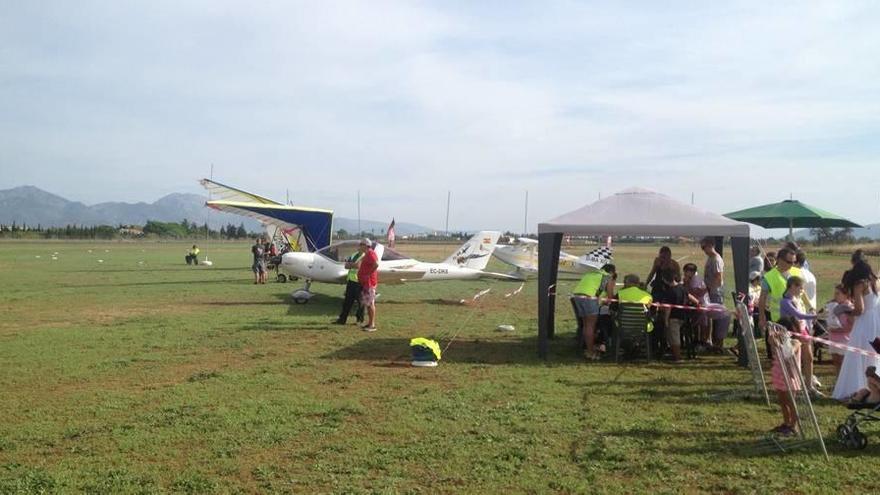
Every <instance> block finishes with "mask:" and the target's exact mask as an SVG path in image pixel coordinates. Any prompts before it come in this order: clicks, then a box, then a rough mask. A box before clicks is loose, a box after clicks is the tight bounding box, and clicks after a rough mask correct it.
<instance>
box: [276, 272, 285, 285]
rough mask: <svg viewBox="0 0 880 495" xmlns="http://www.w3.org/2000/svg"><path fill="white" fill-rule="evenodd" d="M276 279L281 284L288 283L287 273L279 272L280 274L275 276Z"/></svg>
mask: <svg viewBox="0 0 880 495" xmlns="http://www.w3.org/2000/svg"><path fill="white" fill-rule="evenodd" d="M275 279H276V280H277V281H278V283H279V284H284V283H287V275H285V274H283V273H279V274H278V276H277V277H275Z"/></svg>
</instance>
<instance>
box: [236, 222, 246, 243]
mask: <svg viewBox="0 0 880 495" xmlns="http://www.w3.org/2000/svg"><path fill="white" fill-rule="evenodd" d="M247 236H248V234H247V230H245V228H244V222H241V225H239V226H238V229H236V231H235V238H236V239H245V238H247Z"/></svg>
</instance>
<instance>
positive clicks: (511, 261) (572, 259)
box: [492, 237, 612, 275]
mask: <svg viewBox="0 0 880 495" xmlns="http://www.w3.org/2000/svg"><path fill="white" fill-rule="evenodd" d="M492 254H493V255H494V256H495V257H496V258H498V259H499V260H500V261H502V262H504V263H507V264H508V265H511V266H513V267H514V268H516V273H517V274H521V273H525V274H530V273H538V241H536V240H534V239H529V238H526V237H519V238H517V239H515V241H514V243H513V244H508V245H502V246H498V247H496V248H495V251H494V252H493V253H492ZM611 255H612V249H611V247H610V246H605V247H600V248H597V249H594V250H593V251H590V252H589V253H587V254H585V255H583V256H580V257H578V256H575V255H573V254H569V253H566V252H565V251H561V252H560V253H559V271H560V273H574V274H578V275H581V274H584V273H587V272H589V271H595V270H597V269H599V268H601V267H602V265H604V264H605V263H610V262H611V259H612V258H611Z"/></svg>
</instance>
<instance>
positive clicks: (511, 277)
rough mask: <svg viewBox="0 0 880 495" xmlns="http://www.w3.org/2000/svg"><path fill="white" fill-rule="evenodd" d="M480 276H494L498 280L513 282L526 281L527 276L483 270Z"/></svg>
mask: <svg viewBox="0 0 880 495" xmlns="http://www.w3.org/2000/svg"><path fill="white" fill-rule="evenodd" d="M480 278H494V279H496V280H509V281H511V282H525V281H526V277H525V276H521V275H513V274H507V273H496V272H482V273H481V274H480Z"/></svg>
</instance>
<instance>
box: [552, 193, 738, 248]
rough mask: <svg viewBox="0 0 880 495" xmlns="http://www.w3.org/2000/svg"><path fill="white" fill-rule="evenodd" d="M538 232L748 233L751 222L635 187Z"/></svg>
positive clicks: (619, 233)
mask: <svg viewBox="0 0 880 495" xmlns="http://www.w3.org/2000/svg"><path fill="white" fill-rule="evenodd" d="M538 233H541V234H550V233H564V234H579V235H645V236H732V237H748V236H749V226H748V224H745V223H742V222H737V221H735V220H731V219H729V218H725V217H723V216H721V215H718V214H716V213H712V212H709V211H706V210H702V209H700V208H696V207H694V206H691V205H689V204H685V203H682V202H680V201H676V200H674V199H672V198H670V197H669V196H666V195H665V194H660V193H658V192H655V191H651V190H649V189H643V188H638V187H633V188H629V189H625V190H623V191H620V192H619V193H617V194H614V195H612V196H609V197H607V198H604V199H600V200H599V201H596V202H595V203H591V204H588V205H586V206H584V207H582V208H579V209H577V210H574V211H570V212H568V213H565V214H563V215H560V216H558V217H556V218H554V219H552V220H549V221H547V222H544V223H541V224H539V225H538Z"/></svg>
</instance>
